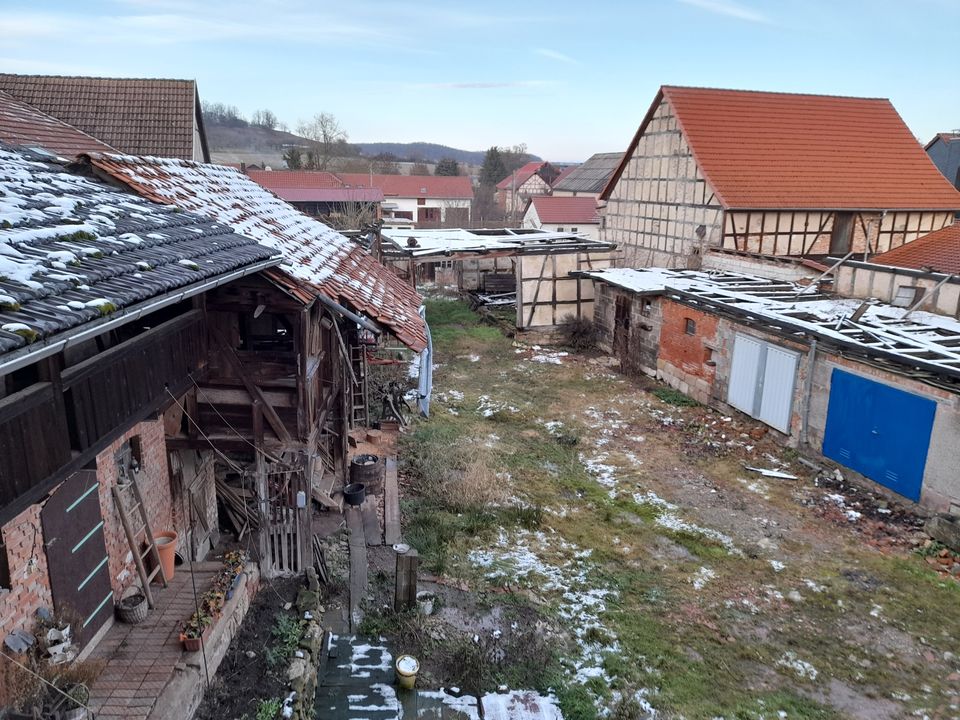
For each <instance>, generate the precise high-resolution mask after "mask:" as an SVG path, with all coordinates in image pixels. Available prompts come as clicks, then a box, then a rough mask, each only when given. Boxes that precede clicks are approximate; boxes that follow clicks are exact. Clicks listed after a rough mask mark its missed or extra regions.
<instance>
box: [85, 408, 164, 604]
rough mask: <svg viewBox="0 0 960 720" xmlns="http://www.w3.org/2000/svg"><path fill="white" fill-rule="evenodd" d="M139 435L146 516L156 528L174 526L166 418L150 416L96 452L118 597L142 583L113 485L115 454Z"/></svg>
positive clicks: (139, 476)
mask: <svg viewBox="0 0 960 720" xmlns="http://www.w3.org/2000/svg"><path fill="white" fill-rule="evenodd" d="M134 436H139V437H140V447H141V453H142V461H141V467H140V472H139V473H138V474H137V484H138V485H139V487H140V492H141V494H142V495H143V500H144V504H145V506H146V510H147V518H148V519H149V521H150V527H151V529H152V530H153V531H154V532H159V531H162V530H170V529H172V528H173V517H172V513H171V508H172V504H173V503H172V500H171V493H170V478H169V471H168V466H167V453H166V447H165V444H164V434H163V421H162V420H151V421H148V422H142V423H139V424H138V425H136V426H134V427H133V429H131V430H130V431H129V432H127V433H125V434H124V435H122V436H121V437H120V438H118V439H117V440H116V441H115V442H114V443H113V444H111V445H110V446H109V447H108V448H107V449H106V450H104V451H103V452H102V453H100V454H99V455H97V480H98V481H99V483H100V510H101V512H102V513H103V533H104V540H105V541H106V545H107V555H108V556H109V557H110V584H111V586H112V587H113V591H114V594H115V596H116V597H119V596H120V594H121V593H122V592H123V590H125V589H126V588H127V587H129V586H130V585H131V584H133V583H139V579H138V578H137V571H136V566H135V565H134V563H133V554H132V553H131V552H130V546H129V544H128V543H127V536H126V534H125V533H124V531H123V524H122V523H121V522H120V514H119V513H118V512H117V509H116V507H115V506H114V502H113V493H112V491H111V489H112V488H113V486H114V485H116V483H117V477H118V468H117V462H116V459H115V456H116V454H117V452H118V451H119V450H120V448H121V447H122V446H123V444H124V442H126V441H127V440H129V439H130V438H132V437H134Z"/></svg>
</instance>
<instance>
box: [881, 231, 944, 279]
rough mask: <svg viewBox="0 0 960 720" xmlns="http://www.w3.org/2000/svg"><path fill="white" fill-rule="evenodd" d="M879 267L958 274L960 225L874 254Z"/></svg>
mask: <svg viewBox="0 0 960 720" xmlns="http://www.w3.org/2000/svg"><path fill="white" fill-rule="evenodd" d="M870 262H872V263H876V264H878V265H892V266H894V267H902V268H913V269H915V270H927V269H929V270H931V271H932V272H939V273H951V274H954V275H955V274H960V223H954V224H953V225H947V227H945V228H942V229H941V230H937V231H935V232H932V233H929V234H927V235H924V236H922V237H918V238H917V239H916V240H913V241H912V242H908V243H906V244H904V245H901V246H899V247H896V248H894V249H893V250H890V251H888V252H885V253H881V254H880V255H875V256H874V257H873V258H871V259H870Z"/></svg>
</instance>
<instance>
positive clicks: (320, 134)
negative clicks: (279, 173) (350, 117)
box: [297, 112, 347, 170]
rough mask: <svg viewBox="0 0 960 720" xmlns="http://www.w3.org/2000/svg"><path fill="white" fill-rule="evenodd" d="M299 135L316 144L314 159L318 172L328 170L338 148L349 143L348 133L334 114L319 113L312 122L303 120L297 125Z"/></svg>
mask: <svg viewBox="0 0 960 720" xmlns="http://www.w3.org/2000/svg"><path fill="white" fill-rule="evenodd" d="M297 134H298V135H300V136H301V137H305V138H307V139H308V140H313V142H314V143H316V149H315V151H313V157H314V163H315V164H316V168H315V169H317V170H326V169H327V167H328V166H329V165H330V161H331V160H332V159H333V158H334V157H336V151H337V148H338V147H340V146H341V145H343V144H345V143H346V141H347V132H346V131H345V130H344V129H343V128H342V127H341V126H340V122H339V121H338V120H337V118H336V117H334V115H333V113H327V112H322V113H317V114H316V115H314V116H313V118H312V119H310V120H301V121H300V123H299V124H298V125H297ZM309 154H310V153H308V155H309Z"/></svg>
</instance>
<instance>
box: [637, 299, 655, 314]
mask: <svg viewBox="0 0 960 720" xmlns="http://www.w3.org/2000/svg"><path fill="white" fill-rule="evenodd" d="M652 307H653V300H651V299H650V298H644V299H643V306H642V307H641V309H640V314H641V315H643V316H644V317H650V308H652Z"/></svg>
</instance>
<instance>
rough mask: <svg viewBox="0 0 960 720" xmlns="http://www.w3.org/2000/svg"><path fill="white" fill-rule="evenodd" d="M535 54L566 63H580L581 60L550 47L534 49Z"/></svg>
mask: <svg viewBox="0 0 960 720" xmlns="http://www.w3.org/2000/svg"><path fill="white" fill-rule="evenodd" d="M533 52H534V53H535V54H537V55H539V56H541V57H545V58H547V59H548V60H556V61H557V62H561V63H566V64H567V65H579V64H580V61H579V60H574V59H573V58H572V57H570V56H569V55H564V54H563V53H562V52H559V51H557V50H550V49H548V48H537V49H536V50H534V51H533Z"/></svg>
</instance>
